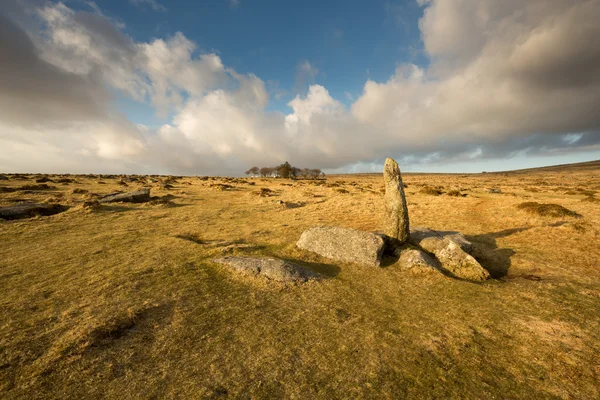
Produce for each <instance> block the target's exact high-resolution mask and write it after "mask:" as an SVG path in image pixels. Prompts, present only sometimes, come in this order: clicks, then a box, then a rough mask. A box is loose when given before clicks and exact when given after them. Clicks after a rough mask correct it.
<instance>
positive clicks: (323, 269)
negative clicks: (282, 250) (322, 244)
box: [284, 258, 342, 279]
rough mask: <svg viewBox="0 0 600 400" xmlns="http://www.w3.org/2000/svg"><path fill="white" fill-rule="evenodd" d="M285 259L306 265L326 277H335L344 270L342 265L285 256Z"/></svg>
mask: <svg viewBox="0 0 600 400" xmlns="http://www.w3.org/2000/svg"><path fill="white" fill-rule="evenodd" d="M284 261H288V262H290V263H293V264H297V265H300V266H302V267H305V268H307V269H309V270H311V271H313V272H316V273H318V274H320V275H321V276H322V277H323V278H325V279H330V278H335V277H336V276H338V275H339V273H340V272H341V271H342V269H341V268H340V267H338V266H337V265H333V264H324V263H314V262H307V261H303V260H295V259H291V258H285V259H284Z"/></svg>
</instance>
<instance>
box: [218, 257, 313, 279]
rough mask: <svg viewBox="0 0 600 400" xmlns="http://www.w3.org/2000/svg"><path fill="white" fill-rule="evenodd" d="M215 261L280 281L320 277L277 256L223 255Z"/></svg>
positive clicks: (241, 270)
mask: <svg viewBox="0 0 600 400" xmlns="http://www.w3.org/2000/svg"><path fill="white" fill-rule="evenodd" d="M213 262H215V263H217V264H221V265H225V266H228V267H231V268H232V269H234V270H235V271H237V272H241V273H243V274H245V275H254V276H263V277H265V278H267V279H270V280H273V281H278V282H306V281H308V280H310V279H316V278H318V277H319V275H318V274H316V273H314V272H312V271H310V270H308V269H306V268H304V267H302V266H300V265H297V264H294V263H291V262H289V261H285V260H280V259H277V258H255V257H223V258H217V259H214V260H213Z"/></svg>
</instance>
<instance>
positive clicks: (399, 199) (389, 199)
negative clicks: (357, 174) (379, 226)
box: [383, 158, 410, 245]
mask: <svg viewBox="0 0 600 400" xmlns="http://www.w3.org/2000/svg"><path fill="white" fill-rule="evenodd" d="M383 179H384V183H385V220H384V233H385V234H386V236H387V237H389V238H391V241H392V245H393V244H394V242H395V244H396V245H401V244H403V243H404V242H406V241H407V240H408V238H409V234H410V230H409V221H408V207H407V205H406V196H405V195H404V184H403V183H402V176H401V175H400V168H399V167H398V163H397V162H396V161H394V160H392V159H391V158H388V159H386V160H385V166H384V169H383Z"/></svg>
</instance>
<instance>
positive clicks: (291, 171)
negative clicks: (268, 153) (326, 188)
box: [246, 161, 325, 179]
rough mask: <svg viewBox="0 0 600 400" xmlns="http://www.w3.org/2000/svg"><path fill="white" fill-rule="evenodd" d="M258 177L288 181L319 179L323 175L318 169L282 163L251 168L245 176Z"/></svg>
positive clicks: (323, 176)
mask: <svg viewBox="0 0 600 400" xmlns="http://www.w3.org/2000/svg"><path fill="white" fill-rule="evenodd" d="M250 174H252V175H260V176H262V177H263V178H265V177H269V178H289V179H321V178H325V174H324V173H323V172H321V170H320V169H318V168H316V169H309V168H296V167H293V166H292V165H290V163H289V162H287V161H286V162H284V163H283V164H281V165H279V166H277V167H262V168H258V167H252V168H250V169H249V170H248V171H246V175H250Z"/></svg>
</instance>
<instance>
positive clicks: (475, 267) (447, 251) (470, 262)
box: [435, 239, 490, 281]
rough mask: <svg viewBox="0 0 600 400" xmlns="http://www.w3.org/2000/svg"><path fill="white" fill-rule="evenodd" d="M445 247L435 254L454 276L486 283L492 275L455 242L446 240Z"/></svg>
mask: <svg viewBox="0 0 600 400" xmlns="http://www.w3.org/2000/svg"><path fill="white" fill-rule="evenodd" d="M444 244H445V247H444V248H442V249H441V250H439V251H438V252H437V253H435V255H436V257H437V258H438V260H439V261H440V262H441V263H442V266H443V267H444V268H445V269H447V270H448V271H449V272H451V273H452V274H453V275H455V276H457V277H459V278H463V279H468V280H471V281H485V280H486V279H489V278H490V274H489V272H488V271H486V270H485V269H484V268H483V267H482V266H481V264H479V263H478V262H477V260H476V259H475V258H473V256H471V255H470V254H467V253H466V252H464V251H463V250H462V249H461V248H460V246H459V245H458V244H456V243H455V242H453V241H451V240H449V239H444Z"/></svg>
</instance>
